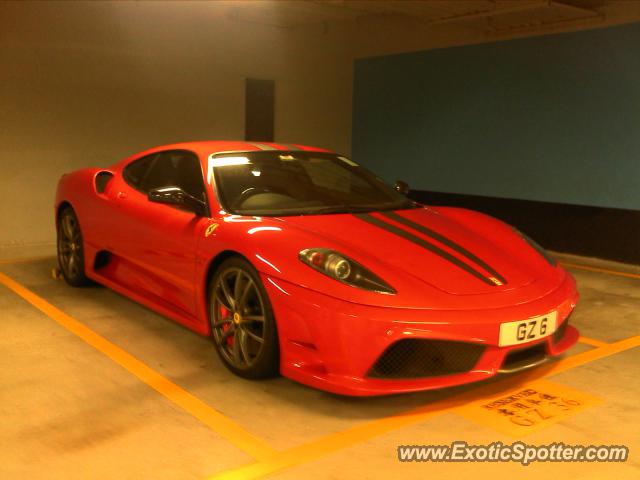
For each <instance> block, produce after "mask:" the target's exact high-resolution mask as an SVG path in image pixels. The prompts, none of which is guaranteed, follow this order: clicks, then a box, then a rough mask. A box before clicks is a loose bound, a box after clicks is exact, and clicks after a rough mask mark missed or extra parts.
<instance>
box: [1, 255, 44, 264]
mask: <svg viewBox="0 0 640 480" xmlns="http://www.w3.org/2000/svg"><path fill="white" fill-rule="evenodd" d="M55 258H56V257H55V255H42V256H40V257H25V258H0V265H12V264H14V263H33V262H40V261H42V260H55Z"/></svg>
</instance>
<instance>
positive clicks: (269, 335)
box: [209, 257, 280, 379]
mask: <svg viewBox="0 0 640 480" xmlns="http://www.w3.org/2000/svg"><path fill="white" fill-rule="evenodd" d="M209 321H210V324H211V336H212V338H213V342H214V345H215V348H216V352H217V353H218V356H219V357H220V360H222V363H224V365H225V366H226V367H227V368H228V369H229V370H230V371H232V372H233V373H235V374H236V375H238V376H240V377H244V378H251V379H258V378H269V377H274V376H277V375H278V373H279V369H280V350H279V347H278V333H277V329H276V323H275V318H274V316H273V310H272V308H271V303H270V302H269V297H268V296H267V291H266V290H265V288H264V285H263V284H262V281H261V280H260V276H259V275H258V272H257V271H256V270H255V268H253V266H251V264H250V263H249V262H247V261H246V260H244V259H243V258H240V257H231V258H229V259H227V260H225V261H224V262H222V264H221V265H220V266H219V267H218V269H217V270H216V272H215V273H214V275H213V279H212V280H211V282H210V284H209Z"/></svg>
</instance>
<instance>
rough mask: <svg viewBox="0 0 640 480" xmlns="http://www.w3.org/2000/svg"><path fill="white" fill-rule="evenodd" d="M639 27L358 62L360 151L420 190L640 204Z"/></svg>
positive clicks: (356, 144)
mask: <svg viewBox="0 0 640 480" xmlns="http://www.w3.org/2000/svg"><path fill="white" fill-rule="evenodd" d="M639 47H640V23H634V24H629V25H623V26H617V27H610V28H605V29H598V30H589V31H583V32H572V33H563V34H559V35H549V36H544V37H536V38H527V39H519V40H512V41H505V42H499V43H486V44H482V45H473V46H463V47H456V48H447V49H438V50H430V51H424V52H416V53H411V54H402V55H392V56H386V57H378V58H369V59H362V60H359V61H358V62H357V63H356V73H355V84H354V85H355V86H354V118H353V124H354V133H353V156H354V158H355V159H356V160H357V161H360V162H362V163H365V164H367V165H369V166H371V167H372V168H374V169H375V170H376V171H378V172H379V173H381V174H382V175H383V176H385V177H386V178H387V179H388V180H390V181H393V180H395V179H396V178H404V179H407V180H409V181H410V182H411V186H412V188H414V189H418V190H432V191H437V192H452V193H463V194H475V195H484V196H491V197H505V198H519V199H528V200H542V201H548V202H558V203H568V204H578V205H592V206H599V207H611V208H623V209H636V210H640V189H638V179H640V136H639V135H638V132H637V127H638V125H640V55H638V48H639Z"/></svg>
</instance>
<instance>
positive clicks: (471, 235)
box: [55, 142, 578, 395]
mask: <svg viewBox="0 0 640 480" xmlns="http://www.w3.org/2000/svg"><path fill="white" fill-rule="evenodd" d="M265 148H269V149H276V150H283V151H284V150H292V149H297V150H307V151H318V152H327V150H321V149H314V148H312V147H304V146H300V145H296V146H290V145H279V144H271V143H270V144H259V145H258V144H254V143H247V142H192V143H183V144H175V145H167V146H163V147H157V148H154V149H150V150H147V151H145V152H141V153H139V154H136V155H134V156H131V157H129V158H127V159H125V160H122V161H121V162H118V163H117V164H115V165H113V166H112V167H111V168H107V169H98V168H88V169H83V170H79V171H76V172H73V173H71V174H67V175H64V176H63V177H62V178H61V180H60V182H59V185H58V191H57V195H56V201H55V209H56V214H57V212H59V210H60V208H61V206H62V205H67V204H69V205H71V206H72V207H73V208H74V210H75V212H76V214H77V216H78V219H79V223H80V226H81V229H82V232H83V240H84V253H85V274H86V276H87V277H89V278H91V279H93V280H95V281H97V282H98V283H101V284H103V285H105V286H107V287H109V288H112V289H114V290H116V291H118V292H119V293H121V294H123V295H126V296H128V297H131V298H133V299H134V300H136V301H138V302H140V303H142V304H144V305H146V306H148V307H150V308H152V309H154V310H156V311H158V312H159V313H161V314H163V315H165V316H168V317H170V318H172V319H174V320H176V321H177V322H179V323H181V324H183V325H185V326H187V327H188V328H190V329H192V330H195V331H196V332H198V333H200V334H202V335H209V334H210V325H209V319H208V309H207V282H208V279H209V276H210V274H211V271H212V266H214V265H215V264H216V262H217V261H218V260H219V259H220V258H223V257H224V256H225V255H228V254H230V253H233V254H236V255H241V256H243V257H244V258H245V259H247V260H248V261H249V262H250V263H251V264H252V265H253V266H254V267H255V268H256V270H257V271H258V272H259V273H260V275H261V278H262V280H263V283H264V285H265V288H266V290H267V293H268V295H269V299H270V302H271V304H272V307H273V310H274V314H275V318H276V324H277V330H278V336H279V343H280V362H281V365H280V371H281V373H282V374H283V375H284V376H287V377H289V378H292V379H294V380H297V381H299V382H301V383H304V384H307V385H310V386H313V387H316V388H320V389H324V390H328V391H332V392H335V393H340V394H348V395H380V394H389V393H399V392H409V391H416V390H425V389H431V388H441V387H446V386H451V385H456V384H461V383H466V382H472V381H476V380H480V379H484V378H487V377H490V376H492V375H495V374H496V373H497V372H498V370H499V368H500V366H501V365H502V363H503V360H504V358H505V356H506V355H507V354H508V353H509V352H510V351H512V350H514V349H520V348H523V347H527V346H529V344H520V345H517V346H511V347H499V346H498V333H499V330H500V324H501V323H503V322H509V321H515V320H525V319H528V318H531V317H535V316H540V315H544V314H547V313H549V312H551V311H557V312H558V316H557V325H558V326H559V325H560V324H562V322H564V321H565V319H566V318H567V317H568V316H569V315H570V313H571V311H572V310H573V308H574V307H575V305H576V303H577V301H578V293H577V290H576V286H575V282H574V280H573V278H572V277H571V276H570V275H569V274H568V273H567V272H566V271H564V270H563V269H562V268H560V267H559V266H552V265H550V264H549V263H548V262H547V261H546V260H545V259H544V258H543V257H542V256H541V255H540V254H539V253H538V252H537V251H536V250H535V249H534V248H532V247H531V246H530V245H529V244H528V243H527V242H526V241H525V240H524V239H523V238H522V237H521V236H520V235H519V234H518V233H517V232H516V231H514V230H513V229H512V228H511V227H509V226H508V225H505V224H504V223H502V222H500V221H498V220H496V219H494V218H491V217H488V216H486V215H483V214H480V213H477V212H473V211H469V210H463V209H458V208H445V207H438V208H431V207H423V208H417V209H410V210H400V211H397V212H395V213H396V214H397V215H399V217H400V219H399V220H398V219H393V218H385V217H384V215H383V214H382V213H372V214H371V215H370V217H371V218H373V219H374V220H376V219H377V220H380V221H384V222H386V223H387V224H389V225H391V226H392V227H393V228H395V229H396V232H395V233H393V232H392V231H388V230H385V229H383V228H379V227H378V226H376V225H374V224H372V223H370V222H367V221H365V220H363V219H362V218H360V217H359V216H357V215H352V214H331V215H305V216H289V217H243V216H236V215H230V214H228V213H226V212H224V211H223V210H222V207H221V206H220V204H219V202H218V199H217V196H216V192H215V184H214V182H213V180H212V178H211V175H209V172H208V169H209V166H208V159H209V156H210V155H212V154H216V153H219V152H232V151H245V152H246V151H257V150H260V149H265ZM177 149H180V150H189V151H191V152H194V153H195V154H196V155H197V156H198V157H199V158H200V161H201V166H202V174H203V178H204V179H205V181H206V182H207V183H208V186H207V195H208V203H209V206H210V211H211V217H210V218H209V217H202V216H196V215H194V214H193V213H190V212H187V211H184V210H181V209H178V208H174V207H171V206H168V205H163V204H158V203H153V202H150V201H148V199H147V197H146V195H145V194H143V193H141V192H140V191H138V190H136V189H134V188H133V187H131V186H130V185H129V184H127V182H126V181H125V180H124V179H123V177H122V171H123V169H124V167H125V166H126V165H128V164H129V163H130V162H132V161H134V160H136V159H138V158H141V157H143V156H145V155H148V154H150V153H153V152H156V151H164V150H177ZM100 172H108V174H111V175H113V177H112V178H111V179H110V180H109V181H108V183H107V184H106V186H105V188H104V190H103V191H102V192H99V191H98V189H97V188H96V182H95V178H96V175H98V174H100ZM56 218H57V217H56ZM403 220H407V221H410V222H414V223H415V224H418V225H422V226H424V227H427V228H429V229H431V230H433V231H436V232H439V233H440V234H442V235H444V236H446V237H447V238H448V239H450V240H452V241H453V242H455V244H456V245H458V246H460V247H462V248H463V249H464V250H466V251H469V252H473V254H474V255H476V256H477V257H479V258H481V259H482V260H483V261H485V262H486V263H487V264H488V265H490V266H491V267H492V268H493V269H495V271H497V272H500V275H501V276H503V277H504V278H505V279H507V280H508V281H506V282H505V283H504V284H501V285H497V284H490V282H489V283H488V282H482V281H479V280H478V278H474V277H473V276H472V275H470V274H469V273H468V272H467V271H465V270H464V269H462V268H457V267H456V266H455V265H452V263H451V260H446V259H445V258H443V256H442V255H436V254H434V253H431V252H429V251H427V250H425V249H424V248H421V247H420V246H419V245H417V244H416V243H412V242H410V241H408V240H406V239H405V238H403V237H402V236H401V234H402V232H407V233H410V234H412V235H414V236H416V237H418V238H420V239H424V240H429V241H431V242H433V243H435V244H437V245H438V247H439V248H441V249H442V250H443V251H444V252H446V254H447V255H450V256H451V257H453V258H454V259H455V260H456V261H459V262H462V263H465V264H470V263H473V262H471V261H470V260H469V258H467V257H465V255H464V254H463V253H461V252H460V250H459V249H455V248H451V247H450V246H449V245H447V244H445V243H442V242H438V241H434V240H433V239H432V238H429V237H428V236H427V235H425V234H424V233H421V232H416V231H415V230H414V229H412V228H410V227H407V225H406V224H405V223H404V222H403ZM212 225H217V226H216V227H212V228H214V230H213V232H212V233H210V234H208V235H207V234H206V233H207V232H208V230H209V231H210V230H211V229H209V227H210V226H212ZM397 229H400V230H399V231H398V230H397ZM314 247H318V248H330V249H335V250H337V251H339V252H341V253H342V254H344V255H346V256H348V257H350V258H352V259H353V260H355V261H357V262H359V263H361V264H362V265H365V266H366V267H367V268H368V269H370V270H371V271H373V272H375V273H376V274H377V275H379V276H380V277H381V278H383V279H384V280H385V281H386V282H388V283H389V285H391V286H392V287H393V288H394V289H395V290H396V291H397V294H395V295H383V294H379V293H375V292H370V291H366V290H362V289H359V288H355V287H351V286H348V285H345V284H342V283H340V282H338V281H336V280H334V279H332V278H329V277H328V276H326V275H323V274H321V273H319V272H317V271H315V270H313V269H311V268H310V267H309V266H307V265H305V264H304V263H302V262H301V261H300V260H299V259H298V252H300V251H301V250H303V249H306V248H314ZM101 252H109V255H110V256H109V261H106V260H105V259H104V258H102V257H101V255H104V253H101ZM476 267H477V265H476ZM477 268H478V270H480V271H481V273H482V274H483V275H485V276H486V277H487V278H490V277H491V276H492V273H491V272H489V271H487V270H486V269H483V268H482V267H477ZM406 338H425V339H442V340H455V341H462V342H469V343H473V344H481V345H484V346H485V347H486V349H485V350H484V353H483V354H482V356H481V358H480V359H479V361H478V362H477V363H476V364H475V366H474V367H473V368H472V369H471V370H469V371H467V372H465V373H457V374H452V375H443V376H436V377H429V378H418V379H379V378H370V377H369V376H368V375H367V372H369V371H370V369H371V367H372V365H373V364H374V363H375V362H376V360H377V359H378V358H379V357H380V356H381V355H382V354H383V352H384V351H385V350H386V349H387V348H388V347H389V346H390V345H392V344H393V343H394V342H396V341H398V340H401V339H406ZM577 338H578V332H577V330H575V329H574V328H573V327H571V326H569V327H568V328H566V329H565V330H564V335H563V337H562V338H561V339H559V340H558V341H555V342H554V341H553V339H552V336H547V337H545V338H543V339H538V340H536V341H534V342H532V343H531V345H534V344H539V345H544V349H545V352H546V354H547V355H549V356H554V355H558V354H560V353H562V352H564V351H565V350H566V349H568V348H569V347H570V346H571V345H573V344H574V343H575V342H576V341H577Z"/></svg>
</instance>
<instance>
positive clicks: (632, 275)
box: [560, 262, 640, 279]
mask: <svg viewBox="0 0 640 480" xmlns="http://www.w3.org/2000/svg"><path fill="white" fill-rule="evenodd" d="M560 265H562V266H563V267H568V268H575V269H576V270H586V271H588V272H598V273H608V274H609V275H617V276H619V277H629V278H638V279H640V274H637V273H628V272H620V271H618V270H609V269H607V268H598V267H589V266H588V265H578V264H575V263H566V262H560Z"/></svg>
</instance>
